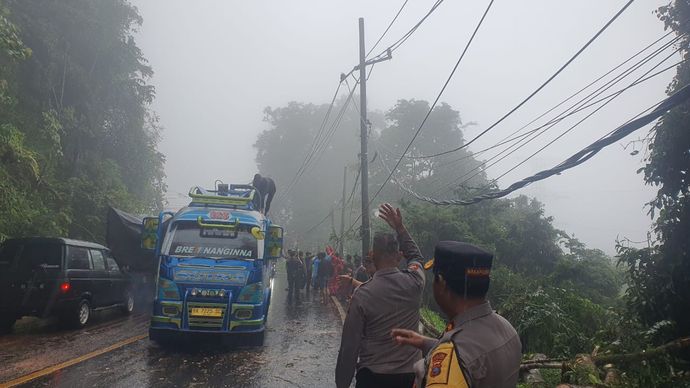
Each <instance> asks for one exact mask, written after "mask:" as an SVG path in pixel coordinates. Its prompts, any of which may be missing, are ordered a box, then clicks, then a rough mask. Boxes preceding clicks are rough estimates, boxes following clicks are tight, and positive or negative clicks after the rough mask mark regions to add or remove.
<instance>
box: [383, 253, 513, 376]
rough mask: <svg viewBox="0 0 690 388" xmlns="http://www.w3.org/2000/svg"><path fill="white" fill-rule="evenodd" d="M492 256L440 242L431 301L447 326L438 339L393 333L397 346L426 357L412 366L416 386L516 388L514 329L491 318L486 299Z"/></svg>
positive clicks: (432, 265) (495, 316) (431, 264)
mask: <svg viewBox="0 0 690 388" xmlns="http://www.w3.org/2000/svg"><path fill="white" fill-rule="evenodd" d="M492 260H493V255H492V254H491V253H489V252H487V251H485V250H483V249H481V248H478V247H476V246H474V245H471V244H465V243H461V242H457V241H441V242H439V243H438V245H436V248H435V251H434V259H432V260H430V261H429V262H427V263H426V264H425V268H426V269H431V268H433V273H434V282H433V290H434V299H435V300H436V303H437V304H438V306H439V307H440V308H441V310H442V311H443V312H444V313H445V315H446V316H447V317H449V318H450V319H451V320H450V322H449V323H448V326H447V327H446V331H445V333H444V334H443V335H442V336H441V338H440V339H438V340H434V339H431V338H428V337H424V336H422V335H420V334H417V333H416V332H414V331H411V330H406V329H395V330H393V331H392V336H393V339H394V341H395V342H397V343H398V344H405V345H412V347H414V348H418V349H420V350H422V352H424V354H425V358H424V360H423V361H421V362H419V363H418V364H417V365H415V374H416V386H417V387H418V388H422V387H428V386H433V387H471V388H483V387H497V388H501V387H515V386H516V385H517V381H518V373H519V370H520V359H521V344H520V338H519V337H518V335H517V332H516V331H515V329H514V328H513V326H512V325H511V324H510V323H509V322H508V321H507V320H505V318H503V317H501V316H500V315H498V314H496V313H495V312H494V311H493V310H492V309H491V305H490V304H489V302H488V301H487V300H486V294H487V292H488V291H489V281H490V276H489V275H490V272H491V264H492Z"/></svg>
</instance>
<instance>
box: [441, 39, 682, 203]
mask: <svg viewBox="0 0 690 388" xmlns="http://www.w3.org/2000/svg"><path fill="white" fill-rule="evenodd" d="M672 43H673V42H669V43H668V44H665V45H664V46H663V47H662V48H660V49H657V50H656V51H655V52H654V53H652V54H650V55H648V56H647V57H645V58H644V59H643V60H641V61H639V62H638V63H636V64H634V65H633V66H631V67H629V68H628V69H626V70H625V71H624V72H623V73H621V74H619V75H618V76H616V77H614V78H613V79H612V80H609V81H608V82H607V83H606V84H604V85H602V86H601V87H599V88H598V89H597V90H595V91H593V92H592V93H590V94H589V95H588V96H586V97H585V98H583V99H581V100H580V101H578V102H577V103H575V104H574V105H572V106H571V107H570V108H568V109H566V110H565V111H563V112H562V113H561V114H560V115H558V116H557V117H556V118H554V119H552V120H550V121H548V122H547V123H545V124H543V125H541V126H539V127H537V128H535V129H533V130H530V131H528V132H527V133H525V134H524V135H520V136H519V137H520V138H521V139H520V140H519V141H518V142H517V143H514V144H512V145H510V146H509V147H507V148H505V149H504V150H503V151H501V152H499V153H498V154H497V155H494V156H493V157H491V158H489V159H488V160H486V161H484V162H482V164H480V165H477V166H475V167H474V168H472V169H471V170H469V171H467V172H465V174H464V175H462V176H460V177H459V178H456V179H455V180H453V182H451V183H450V184H448V185H446V186H445V187H443V188H442V189H440V190H436V191H434V192H432V193H431V194H430V195H432V196H433V195H438V194H439V192H441V191H442V190H445V189H447V188H450V187H453V186H458V185H459V186H462V185H463V184H465V183H467V182H469V181H470V180H471V179H472V178H474V177H476V176H477V175H479V174H480V173H481V172H482V171H486V170H487V169H488V168H490V167H492V166H494V165H495V164H497V163H498V162H500V161H502V160H503V159H505V158H506V157H508V156H509V155H511V154H512V153H514V152H515V151H517V150H518V149H520V148H522V147H524V146H525V145H527V144H528V143H530V142H531V141H533V140H534V139H536V138H537V137H539V136H541V135H543V134H544V133H545V132H547V131H549V130H550V129H551V128H553V127H554V126H555V125H557V124H558V123H560V122H561V121H562V120H563V119H565V118H567V117H569V116H572V115H573V114H575V113H578V112H580V111H582V110H585V109H587V108H589V107H591V106H594V105H596V104H598V103H600V102H602V101H606V102H605V103H604V104H603V105H602V106H600V107H599V108H597V109H596V110H595V111H594V112H592V113H590V114H589V115H587V116H586V117H585V119H587V118H589V117H590V116H591V115H592V114H594V113H596V112H597V111H599V110H600V109H601V108H603V107H604V106H606V105H607V104H608V103H610V102H611V101H612V100H613V99H615V98H616V97H618V96H619V95H620V94H621V93H623V92H625V91H627V90H628V89H630V88H632V87H634V86H636V85H639V84H641V83H642V82H645V81H647V80H649V79H651V78H653V77H655V76H658V75H659V74H662V73H663V72H665V71H668V70H670V69H672V68H674V67H675V66H677V65H678V64H680V63H682V62H683V61H681V62H678V63H676V64H673V65H671V66H668V67H666V68H665V69H663V70H661V71H658V72H656V73H654V74H653V75H649V73H651V72H652V71H653V70H654V69H656V68H657V67H658V66H660V65H661V64H663V63H664V62H665V61H666V60H668V59H669V58H670V57H672V56H673V55H675V54H676V53H677V52H678V51H679V50H680V48H679V49H676V50H675V51H674V52H673V53H671V54H670V55H668V56H667V57H666V58H664V59H663V60H662V61H661V62H659V63H658V64H656V65H655V66H654V67H652V68H651V69H649V70H647V71H646V72H645V73H644V74H643V75H642V76H640V77H638V79H636V80H635V81H633V82H632V83H631V84H629V85H627V86H626V87H624V88H623V89H620V90H618V91H616V92H614V93H612V94H609V95H607V96H606V97H603V98H600V99H598V100H596V101H594V102H592V100H594V99H595V98H596V97H598V96H599V95H601V94H602V93H603V92H605V91H606V90H608V89H610V88H611V87H612V86H613V85H615V84H617V83H618V82H620V81H622V80H623V79H624V78H625V77H627V76H628V75H630V74H632V73H633V72H634V71H636V70H638V69H639V68H641V67H642V66H643V65H645V64H646V63H648V62H649V61H650V60H651V59H653V58H654V57H656V56H657V55H659V54H660V53H661V52H663V50H664V49H666V48H668V47H670V46H671V44H672ZM607 100H608V101H607ZM578 105H579V107H578ZM571 109H575V110H573V111H571V112H570V113H568V114H566V115H565V116H564V114H565V113H566V112H568V111H569V110H571ZM585 119H583V120H581V121H580V122H578V123H577V124H576V125H575V126H573V127H571V128H570V129H569V130H568V131H570V130H572V129H574V127H576V126H577V125H579V124H580V123H581V122H582V121H584V120H585ZM545 127H546V128H545ZM523 128H524V127H523ZM542 128H545V129H542ZM540 129H542V130H541V132H539V133H537V134H535V135H534V136H532V137H531V138H529V139H526V138H525V137H524V136H525V135H527V136H529V135H531V134H532V133H534V132H536V131H538V130H540ZM503 143H506V142H503ZM515 147H517V148H515ZM490 148H493V147H490ZM511 149H513V150H512V151H511ZM508 151H510V152H508ZM506 152H508V153H507V154H505V153H506ZM503 154H505V156H503V157H501V158H500V159H498V160H496V161H495V162H493V163H491V164H489V165H488V166H486V164H487V163H489V162H491V161H493V160H495V159H496V158H498V157H499V156H501V155H503ZM482 166H486V167H485V168H484V169H483V170H482V171H478V172H477V173H475V174H474V175H472V176H471V177H469V178H467V179H465V180H464V181H462V183H460V184H458V182H460V181H461V180H463V179H464V178H465V177H467V176H468V175H469V174H471V173H472V172H474V171H476V170H479V169H480V168H481V167H482ZM430 184H431V183H430Z"/></svg>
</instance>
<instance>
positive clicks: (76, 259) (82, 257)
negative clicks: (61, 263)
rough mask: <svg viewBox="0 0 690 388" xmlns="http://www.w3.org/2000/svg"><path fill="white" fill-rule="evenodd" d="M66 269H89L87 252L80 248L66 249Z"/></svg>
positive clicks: (70, 247)
mask: <svg viewBox="0 0 690 388" xmlns="http://www.w3.org/2000/svg"><path fill="white" fill-rule="evenodd" d="M67 268H69V269H91V263H90V262H89V250H88V249H86V248H82V247H73V246H68V247H67Z"/></svg>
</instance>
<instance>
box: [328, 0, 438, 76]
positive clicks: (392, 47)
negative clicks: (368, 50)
mask: <svg viewBox="0 0 690 388" xmlns="http://www.w3.org/2000/svg"><path fill="white" fill-rule="evenodd" d="M443 1H444V0H436V2H435V3H434V5H433V6H432V7H431V9H430V10H429V11H428V12H427V13H426V14H425V15H424V16H423V17H422V19H421V20H419V21H418V22H417V23H416V24H415V25H414V26H412V28H410V29H409V30H408V31H407V32H406V33H405V34H404V35H403V36H402V37H400V38H399V39H398V40H396V41H395V43H393V44H391V45H389V46H388V47H386V49H384V50H383V51H382V52H381V53H380V54H378V55H376V56H375V57H374V58H372V59H370V60H368V61H367V64H370V65H371V64H374V63H376V62H380V61H382V60H385V59H390V57H389V58H384V56H390V54H391V53H392V52H393V51H395V50H397V49H398V48H399V47H400V46H402V45H403V43H405V41H407V40H408V39H409V38H410V37H411V36H412V35H413V34H414V33H415V31H417V29H418V28H419V27H420V26H421V25H422V23H424V21H425V20H426V19H427V18H428V17H429V16H431V14H432V13H434V11H436V9H437V8H438V7H439V6H440V5H441V4H442V3H443ZM366 56H367V57H368V56H369V54H367V55H366ZM358 69H359V66H355V67H353V68H352V70H350V71H349V72H348V73H347V74H343V75H342V76H341V77H342V78H347V77H349V76H350V75H351V74H353V73H354V72H355V70H358Z"/></svg>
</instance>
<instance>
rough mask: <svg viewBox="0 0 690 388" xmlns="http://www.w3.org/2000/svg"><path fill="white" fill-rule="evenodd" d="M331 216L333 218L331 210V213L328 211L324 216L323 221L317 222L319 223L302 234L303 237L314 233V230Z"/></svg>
mask: <svg viewBox="0 0 690 388" xmlns="http://www.w3.org/2000/svg"><path fill="white" fill-rule="evenodd" d="M332 216H333V209H332V208H331V211H330V212H329V213H328V214H326V217H324V218H323V220H321V221H319V222H318V223H316V224H315V225H314V226H312V227H311V228H309V229H308V230H307V231H306V232H304V235H305V237H306V235H308V234H309V233H311V232H313V231H315V230H316V228H318V227H319V226H321V224H323V223H324V222H326V220H328V219H329V218H330V217H332Z"/></svg>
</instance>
